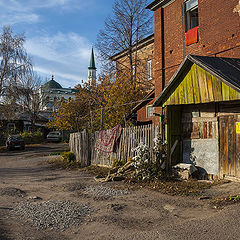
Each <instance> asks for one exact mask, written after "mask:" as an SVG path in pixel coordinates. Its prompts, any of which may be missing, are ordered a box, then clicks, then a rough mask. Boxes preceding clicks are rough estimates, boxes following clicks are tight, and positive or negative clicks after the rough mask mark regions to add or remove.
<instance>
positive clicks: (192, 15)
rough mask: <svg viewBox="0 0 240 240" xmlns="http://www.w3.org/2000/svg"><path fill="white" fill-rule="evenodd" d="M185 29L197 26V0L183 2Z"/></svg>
mask: <svg viewBox="0 0 240 240" xmlns="http://www.w3.org/2000/svg"><path fill="white" fill-rule="evenodd" d="M184 8H185V31H186V32H187V31H188V30H190V29H192V28H195V27H197V26H198V0H188V1H186V2H185V3H184Z"/></svg>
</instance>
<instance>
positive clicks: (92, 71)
mask: <svg viewBox="0 0 240 240" xmlns="http://www.w3.org/2000/svg"><path fill="white" fill-rule="evenodd" d="M96 72H97V68H96V66H95V60H94V52H93V48H92V53H91V58H90V65H89V67H88V81H89V83H90V85H94V84H95V83H96V79H97V77H96Z"/></svg>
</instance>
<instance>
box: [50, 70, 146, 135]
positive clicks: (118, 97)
mask: <svg viewBox="0 0 240 240" xmlns="http://www.w3.org/2000/svg"><path fill="white" fill-rule="evenodd" d="M129 79H131V78H130V76H128V74H126V73H124V74H123V73H121V74H120V73H118V75H116V74H112V75H108V76H104V77H102V78H99V80H98V82H97V83H94V84H92V85H90V84H89V83H85V84H84V85H83V86H81V85H78V86H76V88H77V89H78V90H79V92H78V93H77V95H76V100H71V101H69V102H62V103H61V107H60V108H59V109H58V111H57V112H56V113H55V114H54V115H53V119H52V120H51V121H50V122H49V123H48V127H54V128H57V129H59V130H77V131H81V130H83V129H84V128H88V129H89V130H91V131H95V130H99V129H101V118H102V117H103V128H104V129H109V128H112V127H114V126H116V125H117V124H119V123H120V124H123V123H124V122H125V116H127V115H128V114H129V113H130V112H131V109H132V108H133V107H134V106H135V105H136V103H137V102H138V101H139V100H141V99H142V97H143V96H144V94H145V92H144V90H143V87H142V86H141V85H140V84H137V81H130V80H129Z"/></svg>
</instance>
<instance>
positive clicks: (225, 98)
mask: <svg viewBox="0 0 240 240" xmlns="http://www.w3.org/2000/svg"><path fill="white" fill-rule="evenodd" d="M222 97H223V101H229V86H227V85H226V84H225V83H223V82H222Z"/></svg>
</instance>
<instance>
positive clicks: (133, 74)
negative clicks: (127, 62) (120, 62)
mask: <svg viewBox="0 0 240 240" xmlns="http://www.w3.org/2000/svg"><path fill="white" fill-rule="evenodd" d="M132 76H133V80H135V76H136V65H133V66H132Z"/></svg>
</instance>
